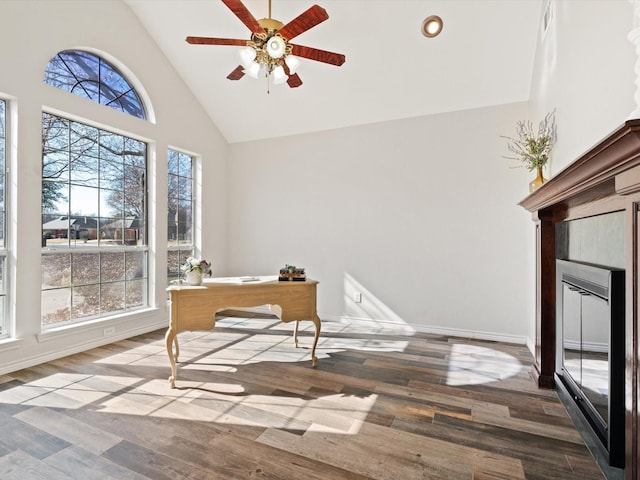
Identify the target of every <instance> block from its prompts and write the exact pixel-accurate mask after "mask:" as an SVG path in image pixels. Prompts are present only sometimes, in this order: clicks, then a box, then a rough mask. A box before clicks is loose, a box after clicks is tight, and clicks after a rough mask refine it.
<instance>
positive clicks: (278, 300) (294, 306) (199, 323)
mask: <svg viewBox="0 0 640 480" xmlns="http://www.w3.org/2000/svg"><path fill="white" fill-rule="evenodd" d="M258 278H259V280H258V281H253V282H246V283H240V281H239V280H234V279H216V278H214V279H205V280H204V281H203V284H202V285H201V286H197V287H194V286H171V287H169V288H168V289H167V291H168V292H169V294H170V296H171V298H170V301H171V318H170V321H169V329H168V330H167V334H166V335H165V341H166V343H167V354H168V355H169V362H170V363H171V376H170V377H169V383H170V384H171V388H175V386H176V378H177V376H178V372H177V368H176V362H177V361H178V355H179V353H180V347H179V346H178V336H177V335H178V333H180V332H185V331H193V330H211V329H213V327H214V326H215V324H216V312H219V311H221V310H225V309H227V308H231V307H256V306H260V305H272V308H273V307H276V308H275V309H274V310H275V313H276V315H277V316H278V318H280V321H282V322H291V321H296V326H295V331H294V340H295V344H296V347H297V346H298V322H299V321H300V320H311V321H312V322H313V324H314V325H315V327H316V333H315V337H314V339H313V348H312V350H311V361H312V365H313V366H314V367H315V366H317V364H318V358H317V357H316V345H317V344H318V337H319V336H320V318H319V317H318V315H317V313H316V285H317V284H318V282H317V281H315V280H309V279H307V280H306V281H304V282H280V281H278V277H277V276H269V277H258ZM174 347H175V353H174Z"/></svg>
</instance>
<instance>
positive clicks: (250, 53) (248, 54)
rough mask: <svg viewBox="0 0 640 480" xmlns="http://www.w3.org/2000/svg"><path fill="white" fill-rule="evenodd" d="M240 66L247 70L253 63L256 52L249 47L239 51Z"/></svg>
mask: <svg viewBox="0 0 640 480" xmlns="http://www.w3.org/2000/svg"><path fill="white" fill-rule="evenodd" d="M239 55H240V65H242V66H243V67H244V68H245V69H247V68H249V67H250V66H251V64H252V63H254V62H253V61H254V60H255V59H256V51H255V49H253V48H251V47H246V48H243V49H242V50H240V53H239Z"/></svg>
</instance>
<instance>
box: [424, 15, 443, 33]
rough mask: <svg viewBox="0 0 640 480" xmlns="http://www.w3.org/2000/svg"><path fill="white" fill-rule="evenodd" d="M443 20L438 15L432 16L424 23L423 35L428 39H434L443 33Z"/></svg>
mask: <svg viewBox="0 0 640 480" xmlns="http://www.w3.org/2000/svg"><path fill="white" fill-rule="evenodd" d="M442 27H443V23H442V18H440V17H439V16H438V15H430V16H428V17H427V18H425V19H424V21H423V22H422V34H423V35H424V36H425V37H427V38H433V37H437V36H438V35H440V32H442Z"/></svg>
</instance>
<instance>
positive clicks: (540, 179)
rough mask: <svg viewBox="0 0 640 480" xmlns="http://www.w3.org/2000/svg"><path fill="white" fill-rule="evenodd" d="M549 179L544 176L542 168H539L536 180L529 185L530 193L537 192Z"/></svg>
mask: <svg viewBox="0 0 640 480" xmlns="http://www.w3.org/2000/svg"><path fill="white" fill-rule="evenodd" d="M546 181H547V179H546V178H544V177H543V176H542V167H537V169H536V178H534V179H533V180H532V181H531V183H529V193H533V192H535V191H536V190H537V189H538V188H540V186H541V185H542V184H543V183H544V182H546Z"/></svg>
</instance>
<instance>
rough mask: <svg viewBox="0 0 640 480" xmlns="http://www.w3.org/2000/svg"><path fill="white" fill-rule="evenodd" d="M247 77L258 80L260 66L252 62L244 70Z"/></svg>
mask: <svg viewBox="0 0 640 480" xmlns="http://www.w3.org/2000/svg"><path fill="white" fill-rule="evenodd" d="M245 70H246V73H247V75H249V76H250V77H251V78H256V79H257V78H258V74H259V73H260V64H259V63H257V62H252V63H251V65H249V67H248V68H246V69H245Z"/></svg>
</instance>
